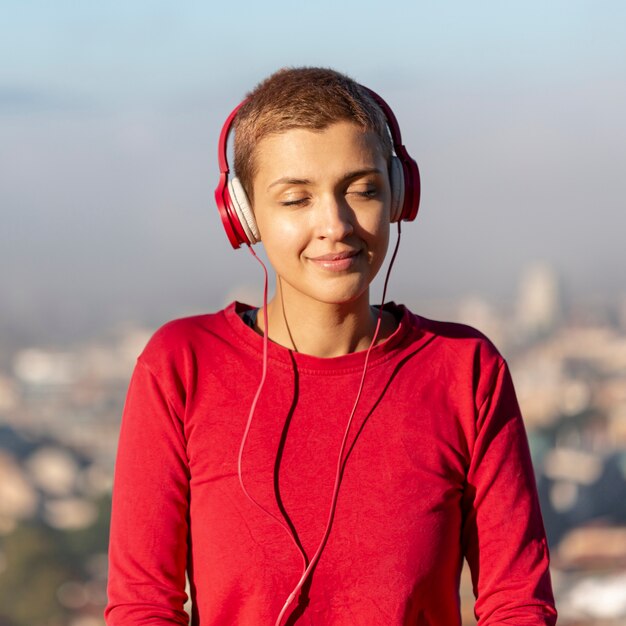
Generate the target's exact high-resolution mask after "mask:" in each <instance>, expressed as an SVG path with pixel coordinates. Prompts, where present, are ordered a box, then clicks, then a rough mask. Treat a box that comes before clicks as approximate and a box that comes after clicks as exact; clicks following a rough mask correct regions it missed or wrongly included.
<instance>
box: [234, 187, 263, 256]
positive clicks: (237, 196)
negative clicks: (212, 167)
mask: <svg viewBox="0 0 626 626" xmlns="http://www.w3.org/2000/svg"><path fill="white" fill-rule="evenodd" d="M228 192H229V194H230V199H231V203H232V207H233V209H234V211H235V213H236V214H237V217H238V219H239V223H240V224H241V227H242V228H243V229H244V231H245V233H246V236H247V237H248V240H249V242H250V243H251V244H254V243H258V242H259V241H261V233H260V232H259V228H258V226H257V224H256V220H255V219H254V212H253V211H252V207H251V206H250V201H249V200H248V195H247V194H246V192H245V190H244V188H243V185H242V184H241V182H239V179H238V178H237V177H235V178H233V179H232V180H229V181H228Z"/></svg>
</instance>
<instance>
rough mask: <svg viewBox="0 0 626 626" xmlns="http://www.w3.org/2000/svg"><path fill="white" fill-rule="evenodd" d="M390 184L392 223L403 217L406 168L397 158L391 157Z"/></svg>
mask: <svg viewBox="0 0 626 626" xmlns="http://www.w3.org/2000/svg"><path fill="white" fill-rule="evenodd" d="M389 182H390V184H391V211H390V213H391V221H392V222H397V221H398V220H399V219H400V217H401V216H402V209H403V207H404V168H403V167H402V162H401V161H400V159H399V158H398V157H397V156H392V157H391V163H390V167H389Z"/></svg>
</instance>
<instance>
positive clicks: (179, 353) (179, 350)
mask: <svg viewBox="0 0 626 626" xmlns="http://www.w3.org/2000/svg"><path fill="white" fill-rule="evenodd" d="M236 306H237V303H234V302H233V303H231V304H230V305H228V306H227V307H226V308H224V309H222V310H220V311H216V312H212V313H203V314H198V315H190V316H186V317H179V318H176V319H172V320H170V321H168V322H166V323H164V324H163V325H162V326H160V327H159V328H158V329H157V330H156V331H155V332H154V333H153V334H152V336H151V337H150V339H149V340H148V342H147V343H146V345H145V347H144V349H143V351H142V352H141V354H140V355H139V357H138V361H139V362H140V363H142V365H144V366H145V367H147V368H148V369H149V370H150V371H151V372H152V373H153V374H154V375H155V376H156V377H157V378H161V377H169V378H171V377H172V376H173V375H174V373H175V372H176V373H177V376H184V375H185V374H187V375H191V372H192V370H195V369H196V367H197V364H198V361H199V360H202V359H205V358H207V356H209V355H212V354H215V352H216V350H217V349H218V346H219V345H220V344H225V343H226V344H230V343H232V340H233V334H234V333H235V331H234V330H233V328H232V325H231V323H230V322H229V318H230V317H233V316H236V315H237V313H236V312H235V308H236ZM244 306H245V305H244Z"/></svg>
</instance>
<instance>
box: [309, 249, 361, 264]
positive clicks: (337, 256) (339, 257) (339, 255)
mask: <svg viewBox="0 0 626 626" xmlns="http://www.w3.org/2000/svg"><path fill="white" fill-rule="evenodd" d="M358 253H359V250H348V251H347V252H331V253H329V254H322V255H321V256H315V257H309V258H310V259H311V261H320V262H325V261H343V260H344V259H350V258H352V257H355V256H356V255H357V254H358Z"/></svg>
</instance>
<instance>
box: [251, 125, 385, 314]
mask: <svg viewBox="0 0 626 626" xmlns="http://www.w3.org/2000/svg"><path fill="white" fill-rule="evenodd" d="M255 159H256V164H257V174H256V176H255V178H254V181H253V185H254V205H253V209H254V213H255V217H256V221H257V224H258V227H259V231H260V233H261V239H262V241H263V245H264V246H265V249H266V252H267V255H268V257H269V260H270V263H271V264H272V266H273V267H274V270H275V271H276V273H277V275H278V276H279V277H280V279H281V280H282V289H283V297H284V298H285V299H288V298H289V299H290V300H291V301H292V302H293V301H294V299H295V300H298V301H299V302H301V303H302V304H306V301H307V300H309V303H310V301H311V300H315V301H318V302H325V303H333V304H344V303H348V302H352V301H355V300H357V299H358V298H360V297H368V287H369V284H370V283H371V281H372V280H373V278H374V276H375V275H376V273H377V272H378V270H379V269H380V266H381V265H382V262H383V259H384V257H385V253H386V252H387V245H388V242H389V220H390V217H389V212H390V202H391V191H390V188H389V176H388V170H387V162H386V160H385V158H384V157H383V154H382V151H381V147H380V142H379V140H378V138H377V136H376V135H375V134H374V133H372V132H370V131H365V132H364V131H363V130H362V129H361V128H360V127H359V126H357V125H356V124H353V123H352V122H348V121H341V122H337V123H335V124H333V125H331V126H329V127H327V128H326V129H324V130H322V131H312V130H306V129H299V128H298V129H292V130H288V131H286V132H282V133H280V134H275V135H269V136H267V137H265V138H263V139H262V140H261V141H260V142H259V144H258V146H257V149H256V153H255Z"/></svg>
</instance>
